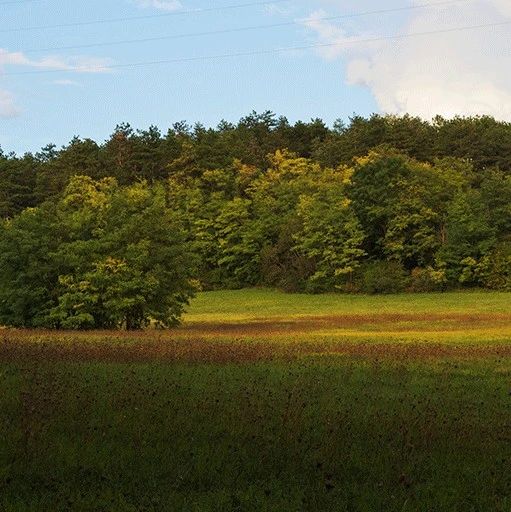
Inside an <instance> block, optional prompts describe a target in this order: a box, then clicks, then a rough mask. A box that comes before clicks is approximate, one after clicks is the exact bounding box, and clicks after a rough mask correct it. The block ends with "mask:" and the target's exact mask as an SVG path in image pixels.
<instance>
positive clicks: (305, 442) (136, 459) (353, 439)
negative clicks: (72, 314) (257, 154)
mask: <svg viewBox="0 0 511 512" xmlns="http://www.w3.org/2000/svg"><path fill="white" fill-rule="evenodd" d="M359 320H360V322H358V323H357V325H358V326H359V328H362V325H367V324H368V323H369V324H370V323H371V319H370V318H365V319H364V318H360V319H359ZM373 320H374V319H373ZM381 320H382V319H381V318H380V320H379V321H378V323H377V324H374V327H375V328H378V329H382V327H381V325H382V322H381ZM408 320H410V319H408ZM423 320H426V321H427V319H423ZM437 320H438V318H437ZM459 320H460V321H459V324H458V325H459V328H460V329H461V325H462V323H463V319H462V318H460V319H459ZM509 320H510V318H509V315H507V326H508V328H509ZM397 321H399V319H398V318H396V317H394V318H393V319H392V323H395V322H397ZM467 322H468V324H470V323H471V321H470V320H468V321H467ZM354 325H355V324H352V325H351V328H352V329H356V327H354ZM386 325H387V326H390V325H391V324H390V323H387V324H386ZM475 328H476V329H478V327H475ZM201 329H203V332H202V333H201ZM300 329H303V325H302V326H300ZM468 330H470V328H469V329H468ZM304 334H305V335H310V332H309V333H308V334H307V333H302V335H301V337H300V336H299V337H298V340H300V339H301V340H302V341H296V340H297V338H296V336H297V332H296V331H294V332H293V334H292V336H291V337H290V338H289V339H288V338H282V337H281V336H282V335H283V333H280V334H279V331H278V330H277V332H276V333H274V332H273V331H272V329H271V326H268V328H267V329H256V328H255V330H252V331H248V332H247V333H246V334H245V335H244V336H245V337H247V336H248V337H251V341H250V340H249V339H244V340H243V341H242V340H239V338H237V339H238V341H236V340H235V339H234V338H228V337H227V335H226V333H225V331H222V330H221V329H220V330H216V331H215V327H214V326H209V327H208V326H207V325H203V326H202V327H200V326H197V327H196V328H194V329H192V330H191V331H190V332H187V331H186V330H185V331H184V332H182V331H181V330H179V331H175V332H174V333H166V334H165V335H163V334H159V335H158V334H157V333H156V332H154V331H153V332H152V333H151V332H145V333H140V334H136V335H129V334H119V333H118V332H117V333H116V332H113V333H109V332H103V333H95V334H66V333H63V334H59V335H58V334H55V333H54V334H51V333H48V332H43V331H40V332H37V331H34V332H16V331H6V332H5V333H4V334H3V340H2V341H1V342H0V386H1V389H2V393H1V394H0V436H1V438H2V442H1V443H0V510H2V512H47V511H49V510H51V511H52V512H68V511H73V512H74V511H81V512H96V511H107V510H108V511H112V512H114V511H115V512H134V511H137V512H142V511H151V512H161V511H164V510H168V511H174V510H176V511H177V510H183V511H184V510H186V511H197V512H199V511H200V512H209V511H218V512H231V511H243V512H248V511H254V512H259V511H261V510H265V511H275V512H276V511H279V512H301V511H304V510H307V511H330V510H332V511H333V510H335V511H336V512H337V511H375V510H385V511H388V512H393V511H396V512H401V511H421V512H422V511H430V510H435V511H437V512H456V511H459V512H467V511H480V512H483V511H490V510H491V511H495V512H509V511H510V510H511V473H510V471H509V467H510V465H511V437H510V432H511V425H510V416H511V414H510V413H511V398H510V396H509V392H510V387H509V386H510V377H511V364H510V361H511V353H510V345H509V341H507V342H499V341H494V342H470V341H465V342H459V341H456V342H453V341H451V342H446V343H438V342H433V341H432V339H429V340H428V341H429V342H428V341H425V338H428V335H426V334H423V335H420V336H419V338H422V341H420V340H416V341H411V340H408V341H406V342H403V341H396V340H394V341H385V338H384V337H380V339H379V341H378V340H377V339H376V338H369V339H367V338H363V339H356V338H353V339H349V338H345V339H344V338H342V337H341V339H338V340H334V339H330V340H329V341H314V342H311V341H308V342H307V341H305V339H304ZM380 334H381V333H380ZM401 334H402V335H403V336H406V332H405V331H402V333H401ZM414 334H415V335H417V332H416V331H414ZM241 335H242V336H243V334H241ZM458 335H460V333H459V332H458ZM192 336H193V337H195V338H192ZM287 336H289V335H287Z"/></svg>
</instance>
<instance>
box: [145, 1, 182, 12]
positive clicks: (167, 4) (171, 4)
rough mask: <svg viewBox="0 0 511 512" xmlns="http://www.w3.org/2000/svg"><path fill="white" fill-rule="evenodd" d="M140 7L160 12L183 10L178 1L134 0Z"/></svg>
mask: <svg viewBox="0 0 511 512" xmlns="http://www.w3.org/2000/svg"><path fill="white" fill-rule="evenodd" d="M135 3H136V4H137V5H139V6H140V7H152V8H154V9H160V10H162V11H178V10H179V9H182V8H183V5H182V4H181V2H180V1H179V0H135Z"/></svg>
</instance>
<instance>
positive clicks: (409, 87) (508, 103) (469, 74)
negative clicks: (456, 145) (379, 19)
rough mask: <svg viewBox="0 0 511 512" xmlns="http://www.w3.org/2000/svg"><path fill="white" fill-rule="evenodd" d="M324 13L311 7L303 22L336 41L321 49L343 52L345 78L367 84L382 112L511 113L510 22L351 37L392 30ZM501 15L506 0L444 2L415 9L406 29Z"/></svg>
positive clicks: (506, 12)
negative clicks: (349, 28)
mask: <svg viewBox="0 0 511 512" xmlns="http://www.w3.org/2000/svg"><path fill="white" fill-rule="evenodd" d="M423 3H424V2H423V0H414V1H413V2H412V4H423ZM324 14H325V13H323V12H318V13H314V14H313V15H312V16H311V17H310V18H309V19H308V20H307V21H305V22H304V25H305V26H307V27H308V28H309V29H311V30H313V31H314V33H315V35H316V40H317V42H318V43H326V44H328V43H336V44H337V45H336V46H334V47H330V48H323V49H318V51H319V52H320V54H321V56H322V57H323V58H326V59H332V58H336V57H342V58H344V59H345V61H346V73H347V81H348V82H349V83H350V84H358V85H362V86H366V87H368V88H369V89H370V90H371V92H372V94H373V95H374V97H375V99H376V101H377V102H378V105H379V107H380V109H381V110H382V111H384V112H389V113H397V114H403V113H406V112H408V113H410V114H414V115H419V116H421V117H424V118H431V117H432V116H434V115H436V114H441V115H444V116H453V115H456V114H466V115H477V114H489V115H493V116H495V117H497V118H500V119H507V120H511V66H510V64H511V58H510V53H509V31H510V27H507V26H504V27H492V28H481V29H474V30H469V31H457V32H451V33H443V34H434V35H433V34H431V35H424V36H415V37H408V38H404V39H401V40H386V41H378V42H372V43H360V44H352V41H354V40H356V39H357V38H359V39H363V40H365V39H369V38H378V37H385V36H388V35H390V33H389V32H383V31H381V32H373V33H372V34H371V35H369V34H367V33H365V34H362V33H360V32H358V33H357V34H356V36H355V37H353V36H352V35H349V36H348V35H347V34H346V32H345V31H344V30H342V29H340V28H339V26H338V25H336V24H331V23H328V22H326V21H324V20H320V19H318V18H320V17H323V16H324ZM503 16H511V2H509V0H472V1H470V2H468V3H454V4H444V5H438V6H434V7H429V8H427V9H417V10H413V11H411V12H410V14H409V18H408V19H407V21H406V23H405V26H404V27H403V29H402V31H401V33H402V34H412V33H420V32H428V31H437V30H444V29H450V28H452V27H462V26H469V25H480V24H486V23H493V22H499V21H502V20H503ZM382 25H385V23H382Z"/></svg>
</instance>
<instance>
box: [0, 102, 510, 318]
mask: <svg viewBox="0 0 511 512" xmlns="http://www.w3.org/2000/svg"><path fill="white" fill-rule="evenodd" d="M0 216H1V217H2V219H3V220H2V222H1V224H0V323H4V324H9V325H18V326H46V327H80V328H81V327H115V326H121V325H123V326H126V327H128V328H136V327H141V326H143V325H145V324H147V323H148V322H149V321H156V322H158V323H159V324H160V325H170V324H172V323H174V322H175V321H177V319H178V318H179V315H180V313H181V311H182V308H183V306H184V305H185V304H186V302H187V300H188V297H190V296H191V294H192V293H193V290H197V289H216V288H239V287H248V286H258V285H263V286H271V287H278V288H280V289H283V290H286V291H290V292H296V291H305V292H310V293H319V292H325V291H341V292H353V293H356V292H364V293H389V292H399V291H406V290H407V291H417V292H418V291H432V290H443V289H447V288H455V287H473V286H477V287H487V288H492V289H499V290H508V291H509V290H511V124H509V123H504V122H498V121H496V120H494V119H493V118H490V117H477V118H462V117H459V118H454V119H451V120H447V119H443V118H440V117H438V118H436V119H434V120H433V121H432V122H426V121H423V120H421V119H418V118H413V117H409V116H404V117H394V116H380V115H373V116H372V117H371V118H369V119H366V118H362V117H353V118H352V119H350V121H349V123H347V124H343V123H341V122H338V123H336V124H335V125H334V127H333V128H329V127H327V126H326V125H325V124H324V123H323V122H322V121H321V120H320V119H314V120H312V121H311V122H308V123H304V122H297V123H295V124H290V123H289V122H288V121H287V120H286V119H285V118H278V117H276V116H275V115H274V114H273V113H271V112H265V113H263V114H257V113H252V114H251V115H249V116H247V117H245V118H243V119H241V120H240V121H239V122H238V123H237V124H230V123H227V122H222V123H220V124H219V125H218V127H217V128H205V127H204V126H202V125H200V124H197V125H195V126H193V127H192V126H189V125H187V124H186V123H185V122H180V123H176V124H175V125H174V126H173V128H172V129H170V130H169V131H168V132H167V133H166V134H162V133H161V132H160V131H159V130H158V129H157V128H156V127H150V128H149V129H148V130H145V131H140V130H133V129H132V128H131V127H130V126H129V125H126V124H123V125H120V126H118V127H117V128H116V129H115V131H114V133H113V134H112V135H111V137H110V138H109V139H108V140H107V141H105V142H104V143H101V144H99V143H97V142H95V141H93V140H90V139H80V138H74V139H73V140H72V141H71V142H70V143H69V144H68V145H67V146H65V147H63V148H61V149H57V148H56V147H55V146H54V145H48V146H47V147H45V148H43V149H42V150H41V151H40V152H39V153H36V154H25V155H24V156H17V155H14V154H6V153H2V152H1V151H0Z"/></svg>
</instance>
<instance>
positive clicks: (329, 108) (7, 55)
mask: <svg viewBox="0 0 511 512" xmlns="http://www.w3.org/2000/svg"><path fill="white" fill-rule="evenodd" d="M247 3H252V2H250V0H209V1H206V0H180V1H177V0H108V1H99V0H89V1H87V2H78V1H67V2H63V1H62V0H32V1H25V2H23V1H21V2H19V3H15V2H14V1H12V3H9V2H6V0H0V146H1V147H2V148H3V149H4V151H11V150H12V151H16V152H18V153H22V152H25V151H37V150H38V149H39V148H40V147H42V146H44V145H45V144H47V143H49V142H54V143H56V144H57V145H59V146H60V145H62V144H65V143H66V142H68V141H69V140H70V139H71V138H72V136H73V135H78V136H81V137H91V138H94V139H96V140H100V141H101V140H104V139H106V138H107V137H108V135H109V134H110V133H111V132H112V131H113V129H114V127H115V125H116V124H118V123H121V122H129V123H131V124H132V126H134V127H135V128H146V127H148V126H149V125H151V124H155V125H157V126H159V127H160V128H161V129H162V130H166V129H167V128H168V127H169V126H171V125H172V123H174V122H175V121H179V120H188V121H189V122H191V123H193V122H196V121H201V122H203V123H204V124H206V125H216V124H217V123H218V122H219V121H220V120H221V119H227V120H229V121H236V120H238V119H239V118H240V117H241V116H242V115H245V114H247V113H249V112H250V111H252V110H257V111H263V110H266V109H271V110H273V111H275V112H277V113H278V114H279V115H285V116H287V117H288V118H289V119H290V120H291V121H295V120H297V119H303V120H307V119H310V118H311V117H321V118H323V119H324V120H325V121H326V122H327V123H329V124H331V123H333V121H334V120H335V119H337V118H347V117H348V116H349V115H350V114H352V113H354V112H356V113H358V114H362V115H367V114H370V113H371V112H375V111H379V112H391V113H397V114H400V113H403V112H410V113H412V114H416V115H420V116H422V117H426V118H427V117H431V116H433V115H434V114H436V113H440V114H444V115H447V116H449V115H454V114H456V113H459V114H467V113H468V114H479V113H490V114H493V115H497V116H498V117H503V118H511V101H510V100H511V92H510V91H511V79H510V76H509V75H510V72H509V71H508V69H509V68H510V66H509V64H510V62H509V49H508V46H509V45H508V41H509V35H510V33H511V28H510V27H509V26H507V25H506V26H496V27H491V26H489V27H488V28H484V27H483V28H480V29H474V30H468V31H465V32H463V31H460V32H454V33H445V34H433V35H430V36H427V35H423V36H418V37H410V38H404V39H403V40H397V41H394V40H385V38H386V37H388V36H391V35H399V34H401V35H403V34H409V33H412V34H414V33H415V34H417V33H422V32H426V31H431V30H433V31H434V30H443V29H445V30H450V29H451V28H456V27H470V26H473V25H475V24H485V23H487V24H492V23H497V22H499V23H500V22H501V21H503V20H508V19H510V18H511V7H510V5H509V4H511V2H509V1H508V0H458V2H453V1H449V2H440V3H439V0H424V1H420V0H393V1H389V2H387V1H386V2H381V1H380V0H359V1H357V2H354V1H347V0H346V1H345V0H289V1H279V2H276V3H273V4H271V3H268V4H266V5H252V6H245V7H240V8H233V9H222V7H226V6H232V5H237V4H247ZM254 3H255V2H254ZM427 3H435V4H437V5H434V6H430V7H424V6H423V4H427ZM215 8H218V10H212V9H215ZM200 9H209V10H207V11H202V12H200ZM380 9H402V10H396V11H394V12H388V13H380V14H369V15H365V16H358V17H353V18H343V19H340V20H325V18H326V17H332V16H340V15H350V14H354V13H362V12H364V11H371V10H380ZM191 10H198V12H194V13H189V12H188V14H186V13H184V12H183V11H191ZM152 15H164V16H159V17H152V18H151V17H148V18H146V19H138V20H131V21H123V22H116V23H91V24H88V25H77V26H73V27H60V28H46V29H35V30H24V31H23V30H22V31H19V30H16V31H13V29H19V28H23V27H35V26H37V27H41V26H47V25H61V24H67V23H80V22H87V21H95V20H105V19H110V18H120V17H122V18H126V17H140V16H152ZM278 23H290V25H287V26H281V27H277V28H265V29H257V30H245V31H238V32H230V33H223V34H215V35H202V36H193V37H182V38H176V37H175V36H180V35H189V34H194V33H197V32H199V33H201V32H208V31H216V30H224V29H225V30H228V29H237V28H243V27H251V26H258V25H272V24H278ZM171 36H174V38H173V39H171V38H170V37H171ZM157 37H161V38H167V39H161V40H159V41H148V42H137V43H130V44H119V45H108V46H107V45H105V46H97V47H94V46H91V47H88V48H74V49H67V50H59V49H58V48H61V47H69V46H83V45H93V44H96V43H110V42H117V41H125V40H133V39H144V38H145V39H147V38H157ZM368 39H369V40H371V39H377V41H373V42H367V40H368ZM378 39H379V40H378ZM315 44H334V45H335V46H330V47H324V48H315V49H314V48H312V49H307V50H297V51H293V52H283V53H270V54H262V55H253V56H245V57H230V58H223V59H211V60H208V59H206V60H195V61H190V62H176V63H172V64H165V65H153V66H141V67H133V68H129V67H127V68H122V67H119V68H116V66H117V65H122V64H126V63H128V64H129V63H134V62H147V61H159V60H169V59H182V58H193V57H207V56H215V55H219V54H229V53H237V52H245V51H246V52H251V51H253V50H257V51H259V50H269V49H275V48H282V47H296V46H308V45H315ZM52 49H54V50H52ZM39 50H44V51H39ZM110 66H111V67H110ZM25 72H30V73H32V74H20V73H25ZM34 72H35V73H34Z"/></svg>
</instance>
